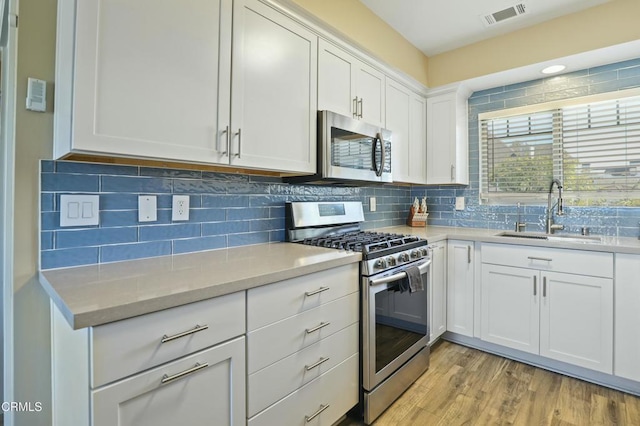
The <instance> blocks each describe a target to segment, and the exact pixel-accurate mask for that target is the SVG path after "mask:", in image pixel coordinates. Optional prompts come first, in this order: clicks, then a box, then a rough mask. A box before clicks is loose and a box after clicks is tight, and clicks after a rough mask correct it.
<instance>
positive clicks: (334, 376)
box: [247, 264, 359, 426]
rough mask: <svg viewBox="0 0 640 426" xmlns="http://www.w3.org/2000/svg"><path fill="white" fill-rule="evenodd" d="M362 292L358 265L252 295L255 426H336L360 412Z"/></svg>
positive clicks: (251, 412)
mask: <svg viewBox="0 0 640 426" xmlns="http://www.w3.org/2000/svg"><path fill="white" fill-rule="evenodd" d="M358 288H359V279H358V265H357V264H351V265H346V266H342V267H340V268H335V269H331V270H327V271H322V272H318V273H315V274H310V275H306V276H303V277H298V278H294V279H290V280H286V281H282V282H279V283H277V284H272V285H268V286H264V287H259V288H255V289H251V290H249V291H248V293H247V330H248V333H247V372H248V375H249V378H248V404H247V417H248V418H249V425H251V426H259V425H273V424H287V425H298V424H299V425H304V424H309V423H311V424H314V425H331V424H333V423H334V422H335V421H336V420H338V419H339V418H340V417H341V416H342V415H343V414H344V413H346V412H347V411H348V410H349V409H350V408H351V407H353V406H354V405H356V404H357V402H358V392H359V389H358V381H359V379H358V377H359V374H358V369H359V361H358V346H359V344H358V334H359V291H358ZM307 420H308V421H307Z"/></svg>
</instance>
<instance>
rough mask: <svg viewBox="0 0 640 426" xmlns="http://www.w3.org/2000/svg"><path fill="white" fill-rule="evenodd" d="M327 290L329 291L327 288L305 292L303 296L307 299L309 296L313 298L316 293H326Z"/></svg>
mask: <svg viewBox="0 0 640 426" xmlns="http://www.w3.org/2000/svg"><path fill="white" fill-rule="evenodd" d="M327 290H329V287H320V288H319V289H317V290H313V291H307V292H306V293H305V296H307V297H309V296H314V295H316V294H318V293H322V292H323V291H327Z"/></svg>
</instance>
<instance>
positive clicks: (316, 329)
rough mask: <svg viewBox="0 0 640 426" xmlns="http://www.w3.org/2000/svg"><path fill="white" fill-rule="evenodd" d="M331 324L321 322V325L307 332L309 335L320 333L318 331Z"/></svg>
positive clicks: (308, 329)
mask: <svg viewBox="0 0 640 426" xmlns="http://www.w3.org/2000/svg"><path fill="white" fill-rule="evenodd" d="M329 324H331V323H330V322H321V323H320V324H318V325H316V326H315V327H313V328H307V330H306V331H307V334H311V333H313V332H314V331H318V330H320V329H321V328H324V327H326V326H328V325H329Z"/></svg>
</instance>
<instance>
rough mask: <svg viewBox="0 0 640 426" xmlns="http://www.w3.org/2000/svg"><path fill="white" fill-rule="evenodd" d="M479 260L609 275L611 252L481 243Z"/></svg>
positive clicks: (540, 268) (575, 272) (519, 266)
mask: <svg viewBox="0 0 640 426" xmlns="http://www.w3.org/2000/svg"><path fill="white" fill-rule="evenodd" d="M482 263H492V264H495V265H505V266H514V267H517V268H531V269H538V270H542V271H554V272H566V273H569V274H579V275H590V276H594V277H607V278H612V277H613V254H612V253H603V252H596V251H586V250H567V249H553V248H546V247H534V246H518V245H511V244H491V243H485V244H483V245H482Z"/></svg>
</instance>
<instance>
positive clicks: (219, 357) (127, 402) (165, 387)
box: [91, 337, 245, 426]
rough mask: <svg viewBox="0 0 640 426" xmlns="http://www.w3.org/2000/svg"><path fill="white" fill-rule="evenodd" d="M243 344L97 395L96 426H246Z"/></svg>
mask: <svg viewBox="0 0 640 426" xmlns="http://www.w3.org/2000/svg"><path fill="white" fill-rule="evenodd" d="M244 342H245V338H244V337H239V338H237V339H234V340H232V341H229V342H226V343H222V344H220V345H218V346H214V347H212V348H209V349H205V350H203V351H201V352H198V353H196V354H193V355H190V356H188V357H185V358H182V359H180V360H177V361H174V362H171V363H168V364H165V365H163V366H161V367H157V368H154V369H152V370H149V371H146V372H144V373H140V374H137V375H135V376H133V377H130V378H127V379H124V380H121V381H119V382H116V383H114V384H112V385H107V386H104V387H102V388H100V389H98V390H96V391H93V392H92V398H91V399H92V406H93V410H92V420H93V425H94V426H116V425H117V426H158V425H178V424H184V425H194V426H196V425H203V426H204V425H211V424H215V425H230V426H240V425H244V424H245V403H244V400H245V362H244V361H245V343H244Z"/></svg>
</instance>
